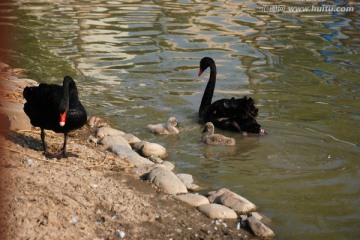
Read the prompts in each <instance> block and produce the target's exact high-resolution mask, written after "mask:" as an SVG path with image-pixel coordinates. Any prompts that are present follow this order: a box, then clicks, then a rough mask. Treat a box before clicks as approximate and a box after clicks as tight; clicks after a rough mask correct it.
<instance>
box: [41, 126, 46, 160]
mask: <svg viewBox="0 0 360 240" xmlns="http://www.w3.org/2000/svg"><path fill="white" fill-rule="evenodd" d="M40 136H41V142H42V144H43V148H44V155H45V156H46V155H47V154H48V151H47V146H46V143H45V130H44V129H43V128H41V133H40Z"/></svg>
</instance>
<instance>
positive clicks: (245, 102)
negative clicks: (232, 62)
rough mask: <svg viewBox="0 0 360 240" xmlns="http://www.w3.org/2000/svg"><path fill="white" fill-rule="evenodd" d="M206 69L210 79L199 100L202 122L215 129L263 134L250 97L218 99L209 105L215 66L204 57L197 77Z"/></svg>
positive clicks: (256, 111) (213, 86) (211, 60)
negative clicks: (211, 125) (208, 70)
mask: <svg viewBox="0 0 360 240" xmlns="http://www.w3.org/2000/svg"><path fill="white" fill-rule="evenodd" d="M208 67H210V78H209V81H208V83H207V85H206V88H205V91H204V95H203V97H202V100H201V104H200V108H199V117H200V118H201V119H202V120H203V121H204V122H212V123H213V124H214V125H215V126H216V127H218V128H221V129H224V130H230V131H235V132H243V133H244V134H246V133H253V134H261V135H262V134H264V133H265V132H264V130H263V129H261V126H260V124H258V123H257V122H256V117H257V115H258V109H257V108H256V107H255V105H254V100H253V99H252V98H251V97H250V98H247V97H246V96H245V97H243V98H239V99H235V98H231V99H220V100H217V101H215V102H213V103H211V101H212V98H213V93H214V89H215V83H216V65H215V61H214V60H213V59H212V58H210V57H204V58H203V59H201V61H200V70H199V74H198V76H201V74H202V73H203V72H204V71H205V70H206V69H207V68H208Z"/></svg>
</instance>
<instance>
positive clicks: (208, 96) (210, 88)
mask: <svg viewBox="0 0 360 240" xmlns="http://www.w3.org/2000/svg"><path fill="white" fill-rule="evenodd" d="M215 84H216V66H215V65H211V66H210V78H209V81H208V83H207V85H206V88H205V91H204V95H203V97H202V100H201V104H200V108H199V117H200V118H202V117H203V116H204V113H205V112H206V109H207V108H208V107H209V106H210V105H211V101H212V98H213V94H214V89H215Z"/></svg>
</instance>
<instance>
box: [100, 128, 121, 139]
mask: <svg viewBox="0 0 360 240" xmlns="http://www.w3.org/2000/svg"><path fill="white" fill-rule="evenodd" d="M119 135H120V136H122V135H125V133H124V132H123V131H120V130H117V129H114V128H111V127H101V128H98V129H97V131H96V136H97V137H98V138H103V137H105V136H119Z"/></svg>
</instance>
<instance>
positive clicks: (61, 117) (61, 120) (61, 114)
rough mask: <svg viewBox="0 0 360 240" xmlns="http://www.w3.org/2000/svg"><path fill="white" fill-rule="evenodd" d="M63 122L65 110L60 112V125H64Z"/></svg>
mask: <svg viewBox="0 0 360 240" xmlns="http://www.w3.org/2000/svg"><path fill="white" fill-rule="evenodd" d="M65 122H66V112H63V113H60V123H59V124H60V126H61V127H63V126H65Z"/></svg>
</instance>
